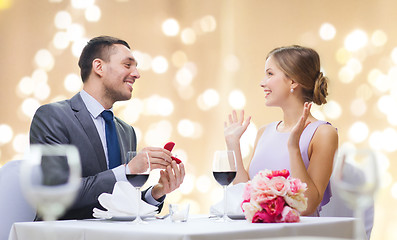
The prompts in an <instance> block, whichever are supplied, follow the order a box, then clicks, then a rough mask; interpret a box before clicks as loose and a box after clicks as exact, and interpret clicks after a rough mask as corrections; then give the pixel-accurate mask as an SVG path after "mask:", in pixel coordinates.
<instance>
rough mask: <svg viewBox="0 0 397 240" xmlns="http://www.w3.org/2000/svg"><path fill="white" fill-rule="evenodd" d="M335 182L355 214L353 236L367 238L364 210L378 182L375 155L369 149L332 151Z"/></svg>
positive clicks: (372, 196) (370, 201)
mask: <svg viewBox="0 0 397 240" xmlns="http://www.w3.org/2000/svg"><path fill="white" fill-rule="evenodd" d="M335 161H336V163H335V170H334V175H333V180H334V185H335V187H336V190H337V191H338V193H339V195H340V197H341V198H342V199H343V200H344V201H345V202H346V204H347V206H348V207H349V208H351V209H352V210H353V213H354V217H355V218H356V224H355V231H354V235H355V239H367V236H366V234H365V229H364V222H365V221H364V211H365V210H366V209H367V208H368V207H369V206H370V205H371V204H373V200H374V195H375V192H376V190H377V189H378V186H379V175H378V167H377V159H376V155H375V153H374V151H372V150H370V149H354V148H347V147H344V148H341V149H340V150H338V151H337V153H336V154H335Z"/></svg>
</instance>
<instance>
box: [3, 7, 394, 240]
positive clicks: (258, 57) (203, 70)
mask: <svg viewBox="0 0 397 240" xmlns="http://www.w3.org/2000/svg"><path fill="white" fill-rule="evenodd" d="M87 2H88V3H90V6H91V7H90V8H88V9H91V10H92V9H94V10H98V9H99V11H100V13H101V15H100V17H98V18H97V20H96V21H91V20H87V17H86V15H85V12H86V11H89V10H86V9H87V8H86V7H82V8H76V7H74V6H75V4H78V3H81V1H77V0H72V1H67V0H63V1H62V0H52V1H48V0H35V1H31V0H0V54H1V57H0V76H1V82H0V86H1V87H0V91H1V94H0V103H1V108H2V114H1V115H0V166H1V165H3V164H5V163H6V162H7V161H10V160H12V159H18V158H22V157H23V153H24V152H25V151H26V148H27V145H28V132H29V126H30V121H31V117H32V114H33V113H34V110H35V109H36V108H37V106H39V105H41V104H45V103H49V102H53V101H55V100H61V99H65V98H70V97H71V96H73V95H74V94H75V93H76V92H77V91H78V90H79V89H80V88H79V87H80V85H81V83H80V82H79V81H77V82H76V81H75V82H74V84H72V85H67V86H69V89H70V90H67V88H68V87H65V84H64V82H65V77H66V76H67V75H68V74H70V73H73V74H77V75H78V74H79V69H78V67H77V58H76V57H75V56H74V55H73V54H72V49H73V47H74V44H77V43H78V42H84V41H86V40H87V39H90V38H92V37H94V36H97V35H113V36H117V37H120V38H123V39H125V40H127V41H128V42H129V43H130V45H131V47H132V49H134V50H138V51H140V52H141V53H145V54H147V55H146V56H151V57H152V59H153V58H155V57H156V56H162V57H163V59H166V61H167V63H168V69H167V70H166V71H165V72H164V73H155V72H154V71H153V70H152V69H145V64H150V62H146V61H145V60H144V59H143V58H142V59H140V58H138V56H137V58H138V61H140V63H142V64H140V66H142V68H141V76H142V77H141V79H139V80H138V81H137V82H136V83H135V85H134V92H133V100H131V101H128V102H123V103H119V104H117V105H116V106H115V109H116V111H117V113H118V115H119V116H120V117H122V118H123V119H125V120H126V121H127V122H129V123H131V124H132V125H133V126H134V127H136V129H137V130H138V133H139V136H138V137H139V146H138V147H139V148H142V147H144V146H147V145H157V146H162V145H163V144H164V143H166V142H167V141H169V140H172V141H174V142H176V147H175V151H176V153H177V154H178V156H179V157H180V158H181V159H183V160H184V162H185V164H186V168H187V172H188V175H187V177H186V180H185V183H184V185H183V186H182V187H181V189H180V191H177V192H175V193H173V194H171V195H170V196H169V197H168V198H167V202H168V203H170V202H172V203H175V202H184V201H188V202H190V203H191V211H192V212H193V213H208V210H209V207H210V205H212V204H214V203H215V202H217V201H219V200H220V199H221V198H222V191H221V187H220V186H219V185H218V184H217V183H216V182H215V180H214V179H213V177H212V173H211V160H212V155H213V152H214V151H215V150H217V149H223V148H224V142H223V128H222V127H223V121H224V120H225V119H226V116H227V114H228V113H229V112H230V111H231V110H232V109H233V108H244V109H245V111H246V113H247V114H248V115H251V116H253V120H252V124H251V126H250V133H247V134H246V136H245V139H244V143H242V145H244V146H245V148H246V149H247V150H249V154H248V155H247V157H246V159H247V160H248V159H249V157H250V155H251V154H252V144H251V143H252V141H253V140H254V138H255V132H256V130H257V129H258V128H259V127H260V126H262V125H264V124H266V123H269V122H271V121H275V120H279V119H280V117H281V112H280V111H279V110H278V109H273V108H266V107H265V105H264V97H263V92H262V89H261V88H260V87H259V82H260V80H261V79H262V78H263V77H264V75H263V72H264V62H265V56H266V53H267V52H269V51H270V50H271V49H273V48H275V47H278V46H282V45H291V44H301V45H305V46H309V47H312V48H315V49H316V50H317V51H318V52H319V54H320V56H321V60H322V67H323V70H324V72H325V73H326V75H327V76H328V77H329V79H330V82H329V98H328V100H329V101H330V104H328V105H327V106H324V107H322V108H318V107H317V108H314V109H313V112H314V113H315V114H316V116H318V117H319V118H321V119H325V120H328V121H330V122H332V124H333V125H334V126H336V127H337V128H338V130H339V136H340V139H339V140H340V145H342V144H344V143H349V144H353V145H355V146H357V147H370V148H373V149H375V150H377V151H378V152H379V154H380V156H381V157H380V158H379V165H380V172H381V176H382V185H381V188H380V190H379V192H378V194H377V198H376V214H375V225H374V230H373V235H372V239H393V236H394V235H395V234H396V231H395V230H394V229H396V227H397V221H396V212H397V207H396V197H397V184H396V177H395V176H396V174H397V163H396V160H395V159H396V153H395V151H396V149H397V146H396V144H397V138H396V136H397V133H396V130H397V129H396V125H397V121H396V120H397V117H396V113H395V112H396V105H397V104H396V102H397V100H396V97H397V95H396V90H397V88H396V87H397V79H396V74H395V73H396V70H395V68H396V66H397V61H396V59H395V58H396V57H394V61H393V49H395V48H396V47H397V32H396V30H395V26H394V23H395V22H396V21H397V2H396V1H394V0H372V1H371V0H349V1H342V0H334V1H321V0H318V1H317V0H312V1H309V0H300V1H297V0H268V1H264V0H245V1H243V0H234V1H233V0H230V1H227V0H223V1H221V0H145V1H143V0H142V1H139V0H123V1H122V0H119V1H117V0H97V1H85V3H87ZM60 11H65V12H64V13H67V14H69V16H70V22H69V24H67V25H66V26H65V28H62V27H59V26H58V27H57V26H56V24H55V23H54V20H55V19H56V16H57V14H58V13H59V12H60ZM169 18H173V19H175V20H176V21H177V22H178V23H179V27H180V29H179V32H178V33H177V34H176V35H175V36H166V35H165V34H164V31H163V30H162V24H163V22H164V21H165V20H167V19H169ZM324 23H329V24H331V25H332V26H333V27H334V28H335V30H336V33H335V36H334V37H333V38H332V39H330V40H324V39H323V38H322V37H321V36H320V34H319V31H320V29H321V27H322V26H323V24H324ZM71 26H73V27H76V28H77V29H80V30H82V32H81V34H69V35H66V36H68V37H63V38H61V39H63V40H65V39H66V45H65V46H64V47H63V48H62V49H57V48H56V47H55V46H54V38H55V36H59V35H57V34H59V33H60V34H62V33H64V34H66V32H69V33H73V31H72V30H71V29H76V28H73V27H71ZM203 27H204V28H203ZM68 29H69V30H68ZM186 29H191V32H192V33H193V34H194V35H195V39H193V40H192V38H190V40H191V41H192V42H189V43H186V42H184V40H183V37H182V36H184V34H185V32H184V31H186ZM357 29H360V30H362V31H363V33H365V34H366V36H367V37H368V41H367V42H366V43H365V42H364V43H365V44H364V45H363V46H362V47H361V48H359V49H358V50H355V51H349V48H348V46H345V41H346V39H347V38H348V37H349V36H350V35H351V33H353V32H354V31H355V30H357ZM188 31H189V30H188ZM61 36H62V35H61ZM69 38H70V39H71V40H68V39H69ZM188 40H189V38H188ZM362 40H363V37H360V38H359V39H358V40H357V41H358V42H357V43H355V42H353V47H354V46H358V45H359V44H360V41H362ZM76 46H78V45H76ZM43 49H45V52H46V53H49V55H50V59H52V60H53V61H52V63H53V64H52V65H51V66H48V65H44V66H40V62H41V63H42V62H43V61H39V64H37V62H36V61H35V58H36V56H37V54H38V53H39V52H40V50H43ZM77 49H79V48H77ZM178 54H179V55H178ZM394 54H395V55H396V53H394ZM181 55H182V58H181V57H179V58H178V57H177V56H181ZM351 59H353V61H350V62H349V60H351ZM184 63H187V65H184ZM184 66H185V68H184ZM181 69H183V70H181ZM186 70H187V72H188V76H189V74H192V78H186V75H185V78H182V80H181V81H182V83H183V80H185V82H186V80H189V79H190V80H191V82H190V83H189V84H188V83H186V85H185V86H182V85H183V84H181V82H178V80H177V79H178V76H181V75H180V74H181V71H182V73H183V71H186ZM348 73H350V75H349V74H348ZM178 74H179V75H178ZM348 76H351V77H350V78H349V77H348ZM188 82H189V81H188ZM208 89H212V93H214V94H215V96H218V97H219V98H218V99H219V101H216V100H217V98H216V97H215V98H209V100H208V101H209V103H208V104H209V105H208V104H207V108H206V107H205V106H204V107H203V105H202V104H201V105H200V101H199V100H198V99H201V97H202V94H203V93H204V92H205V91H206V90H208ZM234 90H238V91H239V93H240V96H242V97H243V98H244V99H245V101H246V102H245V105H242V106H236V105H233V104H230V103H229V100H228V99H229V94H230V93H231V92H233V91H234ZM217 94H218V95H217ZM154 96H155V97H154ZM206 96H207V95H206ZM156 99H160V100H159V102H156ZM205 99H206V98H205ZM233 99H235V100H236V99H237V100H238V101H237V103H238V104H239V103H242V102H243V101H242V100H241V99H239V98H238V96H237V97H233ZM164 102H165V105H161V107H160V108H159V107H158V106H159V103H160V104H163V103H164ZM211 104H214V106H212V105H211ZM137 109H141V111H139V110H137ZM132 112H133V113H132ZM182 120H187V121H182ZM184 123H185V124H187V127H185V128H183V126H186V125H184ZM357 123H358V124H357ZM189 124H190V125H189ZM178 126H179V127H181V128H182V130H178ZM189 126H193V128H189ZM360 127H361V128H360ZM355 129H356V132H354V131H355ZM352 131H353V132H352ZM189 132H191V134H188V133H189ZM350 132H352V135H350V134H349V133H350ZM357 136H359V137H357ZM155 178H156V175H155V174H153V176H152V179H151V181H155V180H156V179H155ZM393 196H394V197H393ZM165 211H166V209H165Z"/></svg>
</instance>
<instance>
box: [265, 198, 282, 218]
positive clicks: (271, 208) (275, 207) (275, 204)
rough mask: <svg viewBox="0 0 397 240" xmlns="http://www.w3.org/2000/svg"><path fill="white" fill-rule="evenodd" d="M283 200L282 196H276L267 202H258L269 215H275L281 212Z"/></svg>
mask: <svg viewBox="0 0 397 240" xmlns="http://www.w3.org/2000/svg"><path fill="white" fill-rule="evenodd" d="M284 205H285V201H284V198H282V197H277V198H274V199H272V200H269V201H267V202H262V203H260V206H261V207H262V208H263V210H265V211H266V212H267V213H268V214H269V215H271V216H273V217H276V216H278V215H280V214H281V212H282V211H283V209H284Z"/></svg>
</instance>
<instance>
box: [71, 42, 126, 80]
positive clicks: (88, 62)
mask: <svg viewBox="0 0 397 240" xmlns="http://www.w3.org/2000/svg"><path fill="white" fill-rule="evenodd" d="M114 44H122V45H124V46H126V47H127V48H129V49H130V46H129V45H128V43H127V42H126V41H124V40H121V39H119V38H115V37H110V36H99V37H95V38H93V39H91V40H90V41H89V42H88V43H87V45H86V46H85V47H84V49H83V51H82V53H81V55H80V59H79V67H80V75H81V79H82V80H83V82H85V81H86V80H87V78H88V76H89V75H90V73H91V69H92V61H94V59H95V58H99V59H102V60H103V61H105V62H108V61H109V60H110V55H111V54H112V50H113V45H114Z"/></svg>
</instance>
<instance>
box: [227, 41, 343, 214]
mask: <svg viewBox="0 0 397 240" xmlns="http://www.w3.org/2000/svg"><path fill="white" fill-rule="evenodd" d="M265 75H266V76H265V78H264V79H263V80H262V81H261V84H260V86H261V87H262V88H263V89H264V93H265V99H266V106H275V107H280V108H281V110H282V111H283V119H282V120H281V121H278V122H273V123H270V124H268V125H266V126H264V127H262V128H260V129H259V131H258V134H257V137H256V140H255V146H254V154H253V156H252V158H251V161H250V164H249V166H248V170H246V169H245V168H244V164H243V161H242V156H241V150H240V138H241V136H242V134H243V133H244V132H245V130H246V129H247V127H248V125H249V123H250V120H251V117H248V118H247V119H246V120H244V111H242V112H241V114H240V116H237V113H236V111H233V112H232V114H230V115H229V122H228V123H227V122H225V129H224V134H225V140H226V144H227V147H228V149H229V150H234V151H235V154H236V161H237V169H238V171H237V175H236V178H235V180H234V183H240V182H247V181H248V180H250V179H251V178H253V177H254V176H255V175H256V173H258V172H259V171H260V170H264V169H269V170H282V169H288V170H289V171H290V173H291V175H292V177H295V178H299V179H300V180H301V181H302V182H305V183H306V184H307V187H308V189H307V191H306V192H305V195H306V197H307V198H308V206H307V209H306V211H304V212H303V213H302V215H313V216H318V214H319V211H320V210H321V206H323V205H325V204H326V203H328V201H329V198H330V195H331V191H330V188H329V186H328V183H329V180H330V177H331V173H332V165H333V157H334V154H335V151H336V149H337V147H338V133H337V130H336V129H335V128H334V127H332V126H331V124H330V123H328V122H324V121H319V120H317V119H315V118H314V117H313V116H312V115H311V114H310V108H311V106H312V102H314V103H315V104H318V105H321V104H324V103H326V96H327V80H328V79H327V78H326V77H324V76H323V74H322V72H321V71H320V58H319V56H318V53H317V52H316V51H315V50H313V49H310V48H306V47H301V46H289V47H281V48H276V49H274V50H272V51H271V52H270V53H269V54H268V56H267V58H266V63H265Z"/></svg>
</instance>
